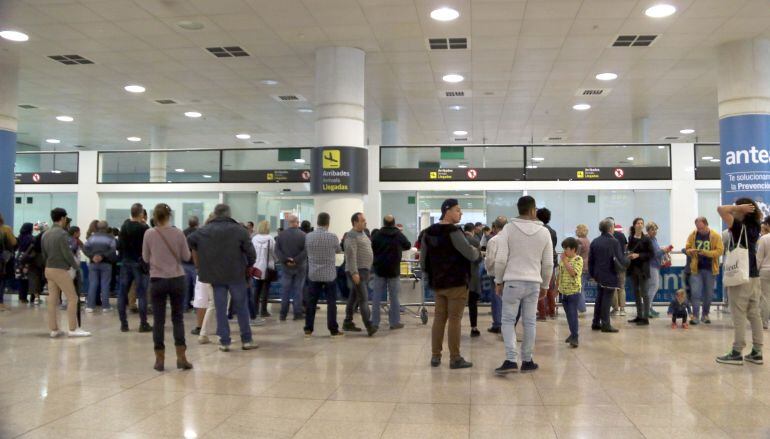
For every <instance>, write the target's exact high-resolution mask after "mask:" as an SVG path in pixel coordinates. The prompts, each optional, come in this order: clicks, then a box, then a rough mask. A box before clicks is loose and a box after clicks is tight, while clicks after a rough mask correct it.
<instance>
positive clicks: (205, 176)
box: [203, 174, 211, 178]
mask: <svg viewBox="0 0 770 439" xmlns="http://www.w3.org/2000/svg"><path fill="white" fill-rule="evenodd" d="M203 178H211V176H210V175H209V174H203Z"/></svg>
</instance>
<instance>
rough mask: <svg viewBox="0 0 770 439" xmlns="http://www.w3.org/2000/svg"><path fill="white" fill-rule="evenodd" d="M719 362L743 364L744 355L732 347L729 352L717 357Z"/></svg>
mask: <svg viewBox="0 0 770 439" xmlns="http://www.w3.org/2000/svg"><path fill="white" fill-rule="evenodd" d="M717 363H722V364H733V365H735V366H743V356H741V353H740V352H737V351H735V350H733V349H731V350H730V352H728V353H727V354H725V355H722V356H721V357H717Z"/></svg>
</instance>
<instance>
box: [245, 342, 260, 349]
mask: <svg viewBox="0 0 770 439" xmlns="http://www.w3.org/2000/svg"><path fill="white" fill-rule="evenodd" d="M258 347H259V345H258V344H256V343H254V342H253V341H247V342H246V343H244V344H243V346H241V349H243V350H244V351H250V350H252V349H257V348H258Z"/></svg>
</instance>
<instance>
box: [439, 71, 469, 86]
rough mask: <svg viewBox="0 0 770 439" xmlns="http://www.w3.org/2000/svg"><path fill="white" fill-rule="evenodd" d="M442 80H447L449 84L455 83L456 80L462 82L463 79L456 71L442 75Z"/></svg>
mask: <svg viewBox="0 0 770 439" xmlns="http://www.w3.org/2000/svg"><path fill="white" fill-rule="evenodd" d="M441 79H443V80H444V82H449V83H450V84H456V83H458V82H463V80H464V79H465V78H464V77H463V75H458V74H457V73H450V74H448V75H444V77H443V78H441Z"/></svg>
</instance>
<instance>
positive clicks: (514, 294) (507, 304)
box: [502, 281, 540, 362]
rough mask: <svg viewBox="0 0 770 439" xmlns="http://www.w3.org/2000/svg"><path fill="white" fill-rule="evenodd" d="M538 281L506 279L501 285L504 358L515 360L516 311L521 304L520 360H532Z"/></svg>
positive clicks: (538, 291)
mask: <svg viewBox="0 0 770 439" xmlns="http://www.w3.org/2000/svg"><path fill="white" fill-rule="evenodd" d="M539 294H540V284H539V283H538V282H525V281H508V282H505V285H504V287H503V331H502V332H503V341H504V342H505V359H506V360H508V361H513V362H516V359H517V352H516V332H515V331H514V326H515V324H516V312H517V310H518V309H519V304H521V319H522V320H523V322H524V340H523V341H522V343H521V359H522V361H532V350H533V349H534V347H535V320H536V318H537V304H538V296H539Z"/></svg>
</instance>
